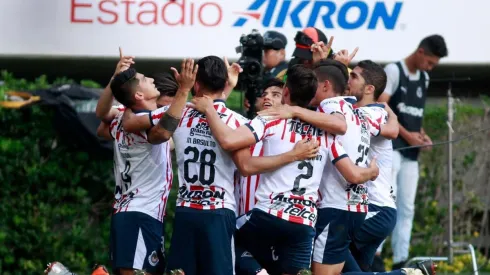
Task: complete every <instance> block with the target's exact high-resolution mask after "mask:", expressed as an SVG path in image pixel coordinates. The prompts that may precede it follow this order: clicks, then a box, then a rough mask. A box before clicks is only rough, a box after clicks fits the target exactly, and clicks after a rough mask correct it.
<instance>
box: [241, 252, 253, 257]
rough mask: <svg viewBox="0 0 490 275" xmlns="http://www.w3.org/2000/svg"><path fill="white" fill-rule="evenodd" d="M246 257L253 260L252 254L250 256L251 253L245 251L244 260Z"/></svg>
mask: <svg viewBox="0 0 490 275" xmlns="http://www.w3.org/2000/svg"><path fill="white" fill-rule="evenodd" d="M245 257H247V258H252V254H250V252H248V251H245V252H243V253H242V258H245Z"/></svg>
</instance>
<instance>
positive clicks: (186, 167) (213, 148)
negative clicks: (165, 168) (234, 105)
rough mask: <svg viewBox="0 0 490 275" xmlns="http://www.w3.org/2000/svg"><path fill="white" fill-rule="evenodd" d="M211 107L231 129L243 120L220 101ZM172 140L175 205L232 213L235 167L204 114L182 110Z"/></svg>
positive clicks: (233, 209) (243, 121)
mask: <svg viewBox="0 0 490 275" xmlns="http://www.w3.org/2000/svg"><path fill="white" fill-rule="evenodd" d="M214 107H215V109H216V111H217V112H218V115H219V116H220V117H221V119H222V121H223V122H225V123H226V124H227V125H228V126H230V127H231V128H233V129H236V128H238V127H239V126H240V125H242V124H244V123H245V122H246V121H247V120H246V119H245V118H243V117H242V116H241V115H240V114H238V113H236V112H234V111H232V110H230V109H228V108H226V105H225V103H224V101H221V100H215V103H214ZM173 138H174V143H175V151H176V155H177V163H178V166H179V169H178V171H179V194H178V198H177V206H183V207H191V208H194V209H204V210H210V209H211V210H212V209H219V208H227V209H230V210H232V211H235V210H236V201H235V194H234V185H235V177H234V172H235V170H236V166H235V164H234V162H233V160H232V158H231V156H230V154H229V153H228V152H226V151H225V150H223V149H222V148H221V147H220V145H219V143H218V142H217V141H216V140H215V138H214V137H213V135H212V134H211V131H210V128H209V125H208V122H207V119H206V117H205V116H204V114H202V113H199V112H198V111H197V110H194V109H192V108H186V109H185V110H184V114H183V117H182V119H181V121H180V123H179V126H178V127H177V129H176V130H175V132H174V134H173Z"/></svg>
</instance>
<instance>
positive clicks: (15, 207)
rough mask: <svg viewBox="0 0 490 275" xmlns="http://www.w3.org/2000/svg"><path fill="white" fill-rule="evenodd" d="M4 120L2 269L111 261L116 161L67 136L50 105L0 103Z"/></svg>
mask: <svg viewBox="0 0 490 275" xmlns="http://www.w3.org/2000/svg"><path fill="white" fill-rule="evenodd" d="M2 79H3V81H4V82H5V86H3V87H2V90H3V91H5V90H27V89H41V88H47V87H48V86H49V83H48V82H47V81H46V78H45V77H44V76H42V77H39V78H38V79H36V81H34V82H27V81H25V80H22V79H21V80H16V79H14V78H13V77H12V75H10V74H8V73H6V72H2ZM62 82H64V81H63V80H61V81H59V83H62ZM0 123H1V124H2V131H1V135H0V166H1V167H2V168H1V169H0V182H2V188H0V197H1V198H2V203H1V204H0V243H1V245H0V273H1V274H40V273H41V272H42V270H44V268H45V265H46V264H47V263H48V262H49V261H55V260H56V261H61V262H63V263H66V264H67V266H69V267H70V269H72V270H74V271H77V272H82V273H88V270H87V269H88V268H90V267H91V266H92V265H93V264H94V263H95V262H101V263H108V252H107V251H108V244H109V242H108V241H109V222H110V219H109V217H110V206H111V205H110V200H111V194H112V189H113V181H112V161H98V160H93V159H91V158H90V156H89V155H88V154H87V153H85V152H76V151H72V150H71V149H69V148H68V147H67V146H65V145H64V144H61V143H60V142H59V140H58V139H57V137H56V133H55V131H54V129H53V128H52V126H51V125H52V114H51V113H50V112H49V111H47V110H41V109H40V108H38V107H34V108H29V109H27V110H16V109H0Z"/></svg>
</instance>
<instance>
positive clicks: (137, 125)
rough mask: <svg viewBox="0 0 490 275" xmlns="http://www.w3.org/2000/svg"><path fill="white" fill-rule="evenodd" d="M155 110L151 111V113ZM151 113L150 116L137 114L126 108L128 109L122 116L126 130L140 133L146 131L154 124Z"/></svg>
mask: <svg viewBox="0 0 490 275" xmlns="http://www.w3.org/2000/svg"><path fill="white" fill-rule="evenodd" d="M157 111H158V109H157ZM153 112H155V111H153ZM153 112H151V114H152V113H153ZM151 114H150V115H149V116H137V115H135V114H134V113H133V111H132V110H131V109H129V108H126V110H124V114H123V118H122V126H123V128H124V130H125V131H126V132H129V133H139V132H141V131H146V130H148V129H150V128H151V127H152V126H153V124H152V119H151Z"/></svg>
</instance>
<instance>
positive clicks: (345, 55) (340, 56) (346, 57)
mask: <svg viewBox="0 0 490 275" xmlns="http://www.w3.org/2000/svg"><path fill="white" fill-rule="evenodd" d="M358 50H359V47H356V48H355V49H354V50H353V51H352V53H351V54H349V51H348V50H341V51H339V52H337V53H335V55H334V56H333V59H335V60H337V61H339V62H341V63H343V64H344V65H345V66H349V64H350V62H351V61H352V59H354V57H355V56H356V54H357V51H358Z"/></svg>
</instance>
